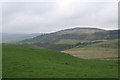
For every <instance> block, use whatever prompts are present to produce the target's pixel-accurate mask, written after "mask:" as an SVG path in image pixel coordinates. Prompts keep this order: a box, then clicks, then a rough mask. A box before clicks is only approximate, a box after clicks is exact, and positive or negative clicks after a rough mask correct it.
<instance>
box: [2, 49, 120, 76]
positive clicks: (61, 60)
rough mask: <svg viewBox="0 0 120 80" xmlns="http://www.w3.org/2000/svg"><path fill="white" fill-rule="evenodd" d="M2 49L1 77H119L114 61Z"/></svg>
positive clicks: (43, 50)
mask: <svg viewBox="0 0 120 80" xmlns="http://www.w3.org/2000/svg"><path fill="white" fill-rule="evenodd" d="M2 50H3V62H2V67H3V69H2V73H3V74H2V77H3V78H118V64H117V61H111V60H109V61H107V60H85V59H79V58H77V57H74V56H71V55H69V54H65V53H62V52H57V51H53V50H48V49H36V48H24V47H3V48H2Z"/></svg>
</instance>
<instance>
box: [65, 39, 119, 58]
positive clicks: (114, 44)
mask: <svg viewBox="0 0 120 80" xmlns="http://www.w3.org/2000/svg"><path fill="white" fill-rule="evenodd" d="M118 50H119V49H118V39H116V40H108V41H105V42H102V43H97V44H92V45H88V46H85V47H82V48H80V47H77V48H72V49H69V50H65V51H63V52H65V53H68V54H71V55H73V56H76V57H79V58H83V59H117V57H118Z"/></svg>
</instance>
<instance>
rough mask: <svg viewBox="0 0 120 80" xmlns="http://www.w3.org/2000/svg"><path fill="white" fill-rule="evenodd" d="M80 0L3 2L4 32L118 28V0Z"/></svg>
mask: <svg viewBox="0 0 120 80" xmlns="http://www.w3.org/2000/svg"><path fill="white" fill-rule="evenodd" d="M79 1H80V0H61V1H54V2H39V3H34V2H31V3H30V2H27V3H25V2H23V3H4V4H3V12H2V13H3V32H9V33H13V32H15V33H36V32H52V31H57V30H60V29H65V28H70V27H75V26H87V27H88V26H98V27H101V28H105V29H116V28H117V15H116V14H117V3H112V2H86V3H85V2H84V3H81V2H79Z"/></svg>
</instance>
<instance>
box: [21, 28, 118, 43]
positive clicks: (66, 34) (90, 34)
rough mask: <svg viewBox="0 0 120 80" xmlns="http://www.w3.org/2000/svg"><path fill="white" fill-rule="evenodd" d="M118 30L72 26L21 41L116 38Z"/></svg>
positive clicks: (50, 41)
mask: <svg viewBox="0 0 120 80" xmlns="http://www.w3.org/2000/svg"><path fill="white" fill-rule="evenodd" d="M118 31H119V30H103V29H98V28H72V29H65V30H61V31H58V32H54V33H50V34H44V35H39V36H37V37H34V38H32V39H26V40H23V41H21V42H23V43H29V42H41V43H55V42H58V41H60V40H62V39H74V40H100V39H102V40H109V39H116V38H118Z"/></svg>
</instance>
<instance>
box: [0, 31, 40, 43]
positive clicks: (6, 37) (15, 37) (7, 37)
mask: <svg viewBox="0 0 120 80" xmlns="http://www.w3.org/2000/svg"><path fill="white" fill-rule="evenodd" d="M1 35H2V39H1V38H0V40H2V42H3V43H12V42H19V41H21V40H24V39H30V38H33V37H36V36H38V35H41V34H40V33H34V34H10V33H1Z"/></svg>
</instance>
